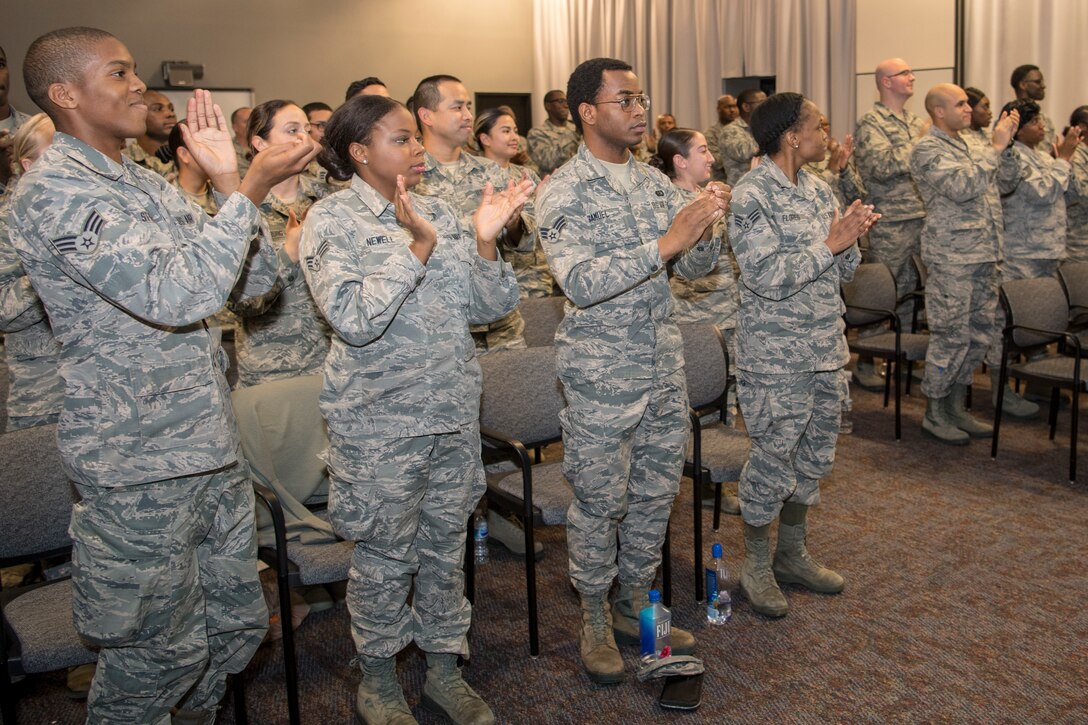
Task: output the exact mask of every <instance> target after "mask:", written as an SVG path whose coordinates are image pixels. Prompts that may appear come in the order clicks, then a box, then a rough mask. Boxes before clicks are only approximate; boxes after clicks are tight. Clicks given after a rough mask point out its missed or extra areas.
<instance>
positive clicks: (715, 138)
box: [703, 94, 740, 181]
mask: <svg viewBox="0 0 1088 725" xmlns="http://www.w3.org/2000/svg"><path fill="white" fill-rule="evenodd" d="M717 110H718V122H717V123H715V124H714V125H713V126H711V127H710V128H708V129H707V130H706V131H703V137H704V138H706V147H707V149H709V151H710V153H711V154H712V155H713V156H714V166H713V167H712V169H711V174H712V176H711V178H712V179H713V180H715V181H725V168H724V167H723V166H722V152H721V144H722V138H723V136H724V134H725V129H726V128H728V127H729V124H731V123H733V121H734V120H736V118H737V115H738V114H739V113H740V108H739V107H738V106H737V99H735V98H733V96H730V95H728V94H727V95H724V96H721V97H720V98H718V109H717Z"/></svg>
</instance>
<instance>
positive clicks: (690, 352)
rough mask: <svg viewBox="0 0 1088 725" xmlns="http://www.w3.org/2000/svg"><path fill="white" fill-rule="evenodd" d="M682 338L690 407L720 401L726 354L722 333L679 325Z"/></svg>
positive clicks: (706, 326) (700, 326)
mask: <svg viewBox="0 0 1088 725" xmlns="http://www.w3.org/2000/svg"><path fill="white" fill-rule="evenodd" d="M680 334H681V336H682V337H683V338H684V375H685V377H687V381H688V400H689V402H690V404H691V407H692V408H702V407H704V406H707V405H710V404H712V403H717V402H720V401H721V398H722V396H723V395H724V394H725V386H726V382H727V381H726V376H727V371H726V362H725V361H726V352H725V345H724V344H723V340H722V333H721V332H720V331H719V330H718V328H717V327H715V326H714V325H710V324H706V323H702V324H684V325H680Z"/></svg>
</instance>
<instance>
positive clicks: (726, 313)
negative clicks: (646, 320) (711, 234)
mask: <svg viewBox="0 0 1088 725" xmlns="http://www.w3.org/2000/svg"><path fill="white" fill-rule="evenodd" d="M677 190H678V191H679V192H680V197H681V199H683V203H684V204H690V203H691V202H693V201H695V199H696V197H697V196H698V194H696V193H695V192H694V191H688V190H687V189H681V188H679V187H677ZM724 227H725V220H724V219H723V220H721V221H720V222H718V228H717V229H715V232H716V233H718V234H719V235H720V236H721V238H722V241H721V250H720V251H719V253H718V260H717V262H715V264H714V268H713V269H711V270H710V272H708V273H707V274H706V276H703V277H696V278H695V279H685V278H684V277H681V276H679V275H675V274H673V275H670V276H669V286H670V287H671V288H672V293H673V294H674V295H675V296H676V297H677V298H678V299H680V300H687V301H690V306H691V307H692V308H693V309H697V310H698V313H699V317H700V320H699V321H703V320H708V319H718V320H722V319H729V318H732V317H735V316H736V311H737V303H738V302H739V297H738V295H739V292H738V291H737V277H736V275H735V274H734V272H733V252H732V251H731V250H730V249H729V244H728V243H727V241H726V240H727V237H726V236H725V234H723V232H724V231H725V229H724ZM671 266H672V265H670V267H671ZM677 307H678V310H677V311H678V312H679V308H681V307H684V305H680V304H678V305H677ZM676 317H677V320H678V321H679V322H695V321H696V320H693V319H687V316H686V315H680V314H678V315H676ZM715 324H718V323H715Z"/></svg>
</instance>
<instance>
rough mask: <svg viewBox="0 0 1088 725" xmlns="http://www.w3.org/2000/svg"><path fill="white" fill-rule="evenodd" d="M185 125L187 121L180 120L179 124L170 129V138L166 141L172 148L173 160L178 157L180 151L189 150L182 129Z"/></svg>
mask: <svg viewBox="0 0 1088 725" xmlns="http://www.w3.org/2000/svg"><path fill="white" fill-rule="evenodd" d="M184 125H185V119H184V118H183V119H180V120H179V121H178V122H177V124H176V125H175V126H174V127H173V128H172V129H170V136H168V137H167V139H166V145H167V146H169V147H170V156H171V158H175V159H176V158H177V157H178V149H180V148H184V149H188V146H186V145H185V137H184V136H182V135H181V127H182V126H184Z"/></svg>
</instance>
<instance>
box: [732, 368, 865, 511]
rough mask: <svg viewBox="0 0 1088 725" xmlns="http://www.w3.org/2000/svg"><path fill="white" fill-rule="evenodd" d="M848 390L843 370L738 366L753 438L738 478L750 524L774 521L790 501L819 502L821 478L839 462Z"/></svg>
mask: <svg viewBox="0 0 1088 725" xmlns="http://www.w3.org/2000/svg"><path fill="white" fill-rule="evenodd" d="M847 391H848V385H847V383H846V379H845V378H844V377H843V375H842V371H841V370H828V371H821V372H806V373H788V374H783V375H768V374H764V373H753V372H749V371H745V370H738V371H737V399H738V400H739V401H740V409H741V413H742V414H743V415H744V425H745V427H746V428H747V429H748V437H749V438H750V439H751V441H752V448H751V451H750V452H749V453H748V462H747V463H745V464H744V468H743V470H742V471H741V474H740V481H738V483H737V493H738V495H739V497H740V509H741V516H742V517H743V518H744V522H745V523H746V524H750V525H752V526H763V525H764V524H769V523H771V522H772V521H774V520H775V519H776V518H778V514H779V512H780V511H781V510H782V505H783V504H784V503H786V502H790V503H797V504H801V505H802V506H815V505H816V504H818V503H820V479H821V478H823V477H824V476H826V475H827V474H828V473H830V472H831V466H832V464H833V463H834V462H835V442H836V441H837V440H838V437H839V424H840V422H841V420H842V401H843V399H844V398H845V397H846V395H847Z"/></svg>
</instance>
